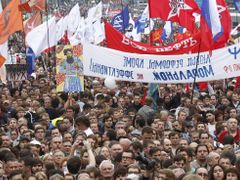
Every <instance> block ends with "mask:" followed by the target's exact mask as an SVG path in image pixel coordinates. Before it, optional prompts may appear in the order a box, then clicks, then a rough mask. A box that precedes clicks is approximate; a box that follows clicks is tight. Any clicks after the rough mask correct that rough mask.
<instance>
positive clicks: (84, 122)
mask: <svg viewBox="0 0 240 180" xmlns="http://www.w3.org/2000/svg"><path fill="white" fill-rule="evenodd" d="M75 126H76V128H77V129H78V130H81V131H85V130H86V129H87V128H89V127H90V121H89V118H88V117H87V116H79V117H77V118H76V119H75Z"/></svg>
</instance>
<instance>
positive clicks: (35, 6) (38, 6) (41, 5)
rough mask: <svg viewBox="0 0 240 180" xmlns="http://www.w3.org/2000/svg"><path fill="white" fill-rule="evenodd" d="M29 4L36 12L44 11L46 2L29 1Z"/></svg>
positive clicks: (41, 0)
mask: <svg viewBox="0 0 240 180" xmlns="http://www.w3.org/2000/svg"><path fill="white" fill-rule="evenodd" d="M29 4H30V7H32V8H33V9H34V10H36V11H44V10H45V9H46V0H30V2H29Z"/></svg>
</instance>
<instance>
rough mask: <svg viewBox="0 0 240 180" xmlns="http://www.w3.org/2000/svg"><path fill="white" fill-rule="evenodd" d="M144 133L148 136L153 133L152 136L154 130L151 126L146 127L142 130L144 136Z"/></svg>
mask: <svg viewBox="0 0 240 180" xmlns="http://www.w3.org/2000/svg"><path fill="white" fill-rule="evenodd" d="M144 133H147V134H150V133H152V134H153V128H152V127H150V126H145V127H144V128H143V129H142V135H143V134H144Z"/></svg>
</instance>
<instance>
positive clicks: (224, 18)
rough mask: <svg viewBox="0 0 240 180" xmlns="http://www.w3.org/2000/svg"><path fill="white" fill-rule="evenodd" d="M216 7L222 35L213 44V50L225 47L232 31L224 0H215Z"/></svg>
mask: <svg viewBox="0 0 240 180" xmlns="http://www.w3.org/2000/svg"><path fill="white" fill-rule="evenodd" d="M217 7H218V13H219V17H220V22H221V26H222V30H223V33H222V34H221V36H220V37H219V38H218V39H217V40H216V41H215V42H214V49H218V48H222V47H225V45H226V43H227V42H228V40H229V38H230V33H231V30H232V20H231V16H230V13H229V11H228V7H227V3H226V2H225V0H217Z"/></svg>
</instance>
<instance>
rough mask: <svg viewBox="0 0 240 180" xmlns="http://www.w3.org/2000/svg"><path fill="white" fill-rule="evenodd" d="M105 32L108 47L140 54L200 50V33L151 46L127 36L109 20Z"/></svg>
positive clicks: (183, 52)
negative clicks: (170, 42) (161, 44)
mask: <svg viewBox="0 0 240 180" xmlns="http://www.w3.org/2000/svg"><path fill="white" fill-rule="evenodd" d="M105 34H106V42H107V47H109V48H112V49H116V50H119V51H124V52H130V53H138V54H162V55H163V54H185V53H189V52H190V51H191V52H192V53H194V52H198V46H199V40H200V33H197V34H194V35H192V36H190V37H187V38H184V39H183V40H182V41H179V42H176V43H172V44H170V45H166V46H150V45H147V44H144V43H141V42H137V41H133V40H132V39H130V38H127V37H126V36H124V35H122V34H121V33H120V32H118V31H117V30H116V29H115V28H113V27H112V25H111V24H109V23H107V22H105Z"/></svg>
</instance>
